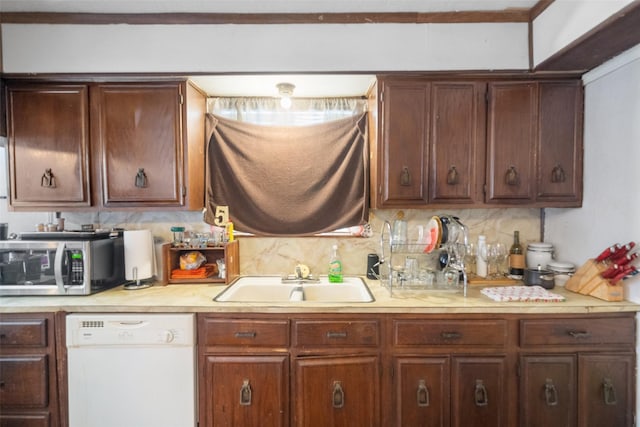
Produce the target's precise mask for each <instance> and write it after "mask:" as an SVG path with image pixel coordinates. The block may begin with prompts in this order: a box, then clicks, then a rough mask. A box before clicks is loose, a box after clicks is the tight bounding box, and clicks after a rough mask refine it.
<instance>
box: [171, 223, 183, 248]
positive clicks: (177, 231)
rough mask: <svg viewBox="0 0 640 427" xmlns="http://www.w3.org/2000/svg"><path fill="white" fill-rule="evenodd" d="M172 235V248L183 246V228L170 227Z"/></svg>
mask: <svg viewBox="0 0 640 427" xmlns="http://www.w3.org/2000/svg"><path fill="white" fill-rule="evenodd" d="M171 232H172V233H173V242H172V243H173V246H175V247H180V246H182V245H183V244H184V227H171Z"/></svg>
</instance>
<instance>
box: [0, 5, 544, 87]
mask: <svg viewBox="0 0 640 427" xmlns="http://www.w3.org/2000/svg"><path fill="white" fill-rule="evenodd" d="M537 1H538V0H0V12H50V13H56V12H60V13H64V12H67V13H172V12H175V13H330V12H333V13H349V12H353V13H367V12H369V13H391V12H448V11H478V10H483V11H501V10H508V9H529V8H531V7H533V6H534V5H535V4H536V3H537ZM374 78H375V77H374V76H371V75H318V74H316V75H309V74H307V75H232V76H196V77H193V78H192V80H193V81H194V82H195V83H196V85H197V86H199V87H200V88H201V89H202V90H204V91H205V92H206V93H208V94H210V95H219V96H276V95H277V89H276V84H277V83H280V82H287V83H292V84H294V85H295V86H296V88H295V90H294V96H296V97H329V96H361V95H364V94H365V93H366V92H367V90H368V89H369V88H370V86H371V85H372V83H373V81H374Z"/></svg>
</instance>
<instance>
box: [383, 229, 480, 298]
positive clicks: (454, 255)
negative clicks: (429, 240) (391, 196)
mask: <svg viewBox="0 0 640 427" xmlns="http://www.w3.org/2000/svg"><path fill="white" fill-rule="evenodd" d="M462 231H463V235H462V237H463V242H458V241H457V240H456V241H455V242H448V243H445V244H442V245H438V246H437V247H436V248H434V249H433V251H431V252H425V243H424V242H421V241H417V240H409V241H407V242H406V243H397V242H394V241H393V234H392V227H391V223H390V222H389V221H384V223H383V225H382V230H381V232H380V254H379V265H378V270H379V274H378V279H379V280H380V284H381V285H382V286H383V287H385V288H387V289H388V290H389V296H391V297H393V296H394V294H395V293H398V295H408V294H409V295H410V294H420V293H424V292H429V291H439V292H462V294H463V296H465V297H466V296H467V289H468V278H467V273H466V270H465V265H464V251H465V248H466V245H467V242H468V234H467V229H466V227H464V226H463V227H462ZM443 250H445V251H446V253H447V262H446V266H445V267H444V268H442V269H440V267H439V263H440V260H439V258H440V256H441V254H442V252H443ZM408 258H409V259H415V263H416V264H417V265H416V266H415V269H413V271H411V272H408V271H407V259H408Z"/></svg>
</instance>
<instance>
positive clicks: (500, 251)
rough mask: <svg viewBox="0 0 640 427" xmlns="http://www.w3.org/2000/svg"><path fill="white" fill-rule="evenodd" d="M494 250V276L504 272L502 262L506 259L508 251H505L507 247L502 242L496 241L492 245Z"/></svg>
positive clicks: (500, 275) (499, 275)
mask: <svg viewBox="0 0 640 427" xmlns="http://www.w3.org/2000/svg"><path fill="white" fill-rule="evenodd" d="M493 249H494V251H495V258H496V277H502V275H503V274H504V272H505V270H504V263H505V261H506V260H507V256H508V255H509V252H508V251H507V247H506V246H505V245H504V244H503V243H496V244H494V246H493Z"/></svg>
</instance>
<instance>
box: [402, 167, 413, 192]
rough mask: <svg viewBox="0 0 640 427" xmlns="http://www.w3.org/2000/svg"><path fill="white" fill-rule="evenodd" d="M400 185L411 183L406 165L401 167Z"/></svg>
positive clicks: (405, 185)
mask: <svg viewBox="0 0 640 427" xmlns="http://www.w3.org/2000/svg"><path fill="white" fill-rule="evenodd" d="M400 185H402V186H403V187H409V186H410V185H411V172H409V167H408V166H403V167H402V172H400Z"/></svg>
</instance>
